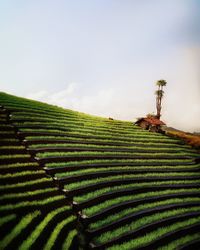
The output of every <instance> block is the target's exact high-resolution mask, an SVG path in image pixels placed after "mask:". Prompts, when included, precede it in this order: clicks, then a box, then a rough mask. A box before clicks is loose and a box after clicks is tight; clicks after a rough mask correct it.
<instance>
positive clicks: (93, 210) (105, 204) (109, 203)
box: [84, 188, 200, 216]
mask: <svg viewBox="0 0 200 250" xmlns="http://www.w3.org/2000/svg"><path fill="white" fill-rule="evenodd" d="M181 192H185V193H186V195H187V193H188V192H194V193H196V194H199V192H200V189H199V188H188V189H184V188H182V189H173V190H171V189H167V190H164V191H157V192H145V193H140V194H133V195H126V196H121V197H117V198H114V199H109V200H106V201H104V202H101V203H100V204H98V205H94V206H92V207H89V208H85V209H84V213H85V214H86V215H88V216H90V215H93V214H95V213H97V212H99V211H101V210H103V209H106V208H108V207H110V206H112V205H116V204H120V203H121V202H127V201H133V200H136V199H143V198H147V197H157V196H158V195H170V194H178V193H181Z"/></svg>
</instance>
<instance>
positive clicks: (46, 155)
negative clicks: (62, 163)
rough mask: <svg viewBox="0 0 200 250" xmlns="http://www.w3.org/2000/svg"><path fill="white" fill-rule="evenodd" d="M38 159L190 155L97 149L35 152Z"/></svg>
mask: <svg viewBox="0 0 200 250" xmlns="http://www.w3.org/2000/svg"><path fill="white" fill-rule="evenodd" d="M36 156H37V157H38V158H39V159H45V158H53V157H58V158H59V157H60V158H62V157H63V158H65V157H66V159H67V158H69V159H70V158H76V159H77V160H78V159H79V158H80V159H84V158H95V159H98V158H103V159H105V158H126V159H128V158H130V159H131V158H132V159H188V160H189V159H191V160H192V156H191V155H190V154H189V153H186V152H172V153H153V154H152V153H146V152H145V153H143V152H141V153H140V152H131V153H129V152H99V151H96V152H95V151H82V152H81V151H75V152H57V151H56V152H43V153H37V154H36Z"/></svg>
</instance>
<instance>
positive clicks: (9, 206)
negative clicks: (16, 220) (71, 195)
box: [0, 195, 64, 212]
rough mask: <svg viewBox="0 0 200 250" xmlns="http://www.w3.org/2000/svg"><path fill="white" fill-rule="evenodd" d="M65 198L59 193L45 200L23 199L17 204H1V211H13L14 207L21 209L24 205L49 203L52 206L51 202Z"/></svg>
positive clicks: (44, 204)
mask: <svg viewBox="0 0 200 250" xmlns="http://www.w3.org/2000/svg"><path fill="white" fill-rule="evenodd" d="M63 198H64V195H57V196H53V197H49V198H46V199H44V200H34V201H23V202H18V203H16V204H6V205H2V206H0V212H3V211H4V212H5V211H12V210H13V209H19V208H24V207H30V206H46V205H49V206H51V205H50V204H51V202H54V201H59V200H62V199H63Z"/></svg>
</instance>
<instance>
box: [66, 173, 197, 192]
mask: <svg viewBox="0 0 200 250" xmlns="http://www.w3.org/2000/svg"><path fill="white" fill-rule="evenodd" d="M126 178H127V175H125V176H124V175H121V176H109V177H102V178H95V179H90V180H84V181H79V182H72V183H69V184H66V185H65V188H66V189H68V190H74V189H78V188H82V187H85V186H88V185H91V184H97V183H101V182H109V181H112V180H123V179H126ZM156 183H159V184H158V185H161V184H178V183H199V180H176V181H169V180H162V181H156V182H155V181H153V180H152V181H151V182H146V183H145V182H144V183H143V182H142V183H141V182H139V183H137V182H135V183H131V184H126V185H122V184H119V185H117V186H122V187H137V186H139V187H141V186H142V185H147V186H148V185H151V184H152V185H153V184H155V185H156ZM110 188H111V187H110Z"/></svg>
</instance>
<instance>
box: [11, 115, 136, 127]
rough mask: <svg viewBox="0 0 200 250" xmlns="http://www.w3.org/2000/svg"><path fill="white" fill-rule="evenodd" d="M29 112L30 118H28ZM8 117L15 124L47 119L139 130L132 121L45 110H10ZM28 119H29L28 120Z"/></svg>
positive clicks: (39, 121) (53, 122)
mask: <svg viewBox="0 0 200 250" xmlns="http://www.w3.org/2000/svg"><path fill="white" fill-rule="evenodd" d="M30 114H31V118H34V120H33V119H30ZM10 119H11V120H13V121H15V122H16V124H18V125H32V124H31V123H30V121H32V122H33V124H34V125H46V126H47V124H46V122H47V121H49V122H51V123H52V125H59V124H62V125H66V124H67V125H73V126H74V127H76V126H86V127H87V126H90V127H96V128H102V129H103V128H104V129H111V128H113V129H119V130H120V131H122V129H125V130H128V131H132V130H135V131H136V130H138V131H140V129H139V127H137V126H134V125H133V123H131V122H129V124H128V123H125V124H124V123H123V122H118V121H109V120H108V119H105V120H104V121H101V120H100V119H93V120H91V119H88V118H87V117H78V116H77V117H71V116H68V115H66V116H61V115H59V114H57V115H56V114H52V115H49V114H47V112H45V114H42V113H31V112H27V113H25V112H24V113H22V112H17V113H14V112H12V113H11V114H10ZM29 119H30V120H29Z"/></svg>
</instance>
